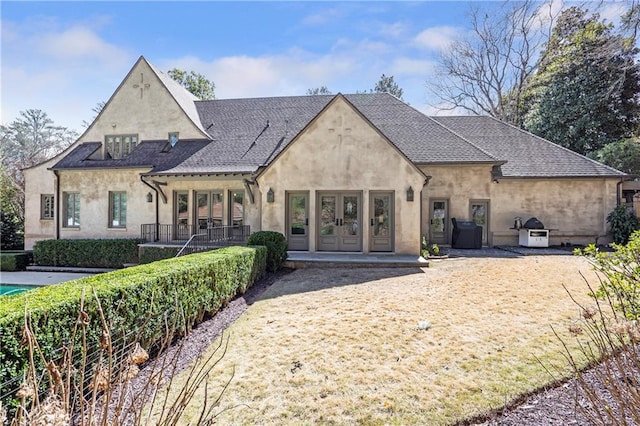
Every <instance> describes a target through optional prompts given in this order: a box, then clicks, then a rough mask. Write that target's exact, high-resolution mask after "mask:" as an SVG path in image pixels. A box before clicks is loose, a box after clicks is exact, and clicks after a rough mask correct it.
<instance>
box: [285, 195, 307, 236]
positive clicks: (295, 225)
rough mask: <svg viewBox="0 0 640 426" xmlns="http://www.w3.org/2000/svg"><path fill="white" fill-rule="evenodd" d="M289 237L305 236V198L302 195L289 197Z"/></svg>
mask: <svg viewBox="0 0 640 426" xmlns="http://www.w3.org/2000/svg"><path fill="white" fill-rule="evenodd" d="M289 217H290V224H289V232H290V233H291V235H307V196H306V195H304V194H293V195H291V204H290V216H289Z"/></svg>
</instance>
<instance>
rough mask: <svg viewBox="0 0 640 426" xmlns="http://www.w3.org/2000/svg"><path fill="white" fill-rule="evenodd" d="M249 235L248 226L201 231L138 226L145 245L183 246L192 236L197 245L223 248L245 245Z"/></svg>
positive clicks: (162, 225) (147, 224)
mask: <svg viewBox="0 0 640 426" xmlns="http://www.w3.org/2000/svg"><path fill="white" fill-rule="evenodd" d="M249 234H251V227H250V226H249V225H236V226H214V227H211V228H204V229H201V228H199V227H198V226H197V225H173V224H171V225H166V224H162V223H145V224H142V225H141V226H140V238H141V239H142V240H143V241H144V242H145V243H158V244H175V245H184V244H185V243H186V242H187V241H188V240H189V239H190V238H191V237H192V236H193V235H196V236H197V238H195V239H196V240H197V243H198V244H202V245H205V244H206V246H207V247H224V246H231V245H238V244H246V242H247V238H249Z"/></svg>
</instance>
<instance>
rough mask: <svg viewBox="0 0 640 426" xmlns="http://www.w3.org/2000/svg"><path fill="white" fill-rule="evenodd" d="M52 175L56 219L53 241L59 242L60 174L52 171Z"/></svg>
mask: <svg viewBox="0 0 640 426" xmlns="http://www.w3.org/2000/svg"><path fill="white" fill-rule="evenodd" d="M52 172H53V174H54V175H55V177H56V189H55V196H54V202H55V204H56V207H55V218H56V233H55V239H56V240H59V239H60V174H59V172H58V171H57V170H52Z"/></svg>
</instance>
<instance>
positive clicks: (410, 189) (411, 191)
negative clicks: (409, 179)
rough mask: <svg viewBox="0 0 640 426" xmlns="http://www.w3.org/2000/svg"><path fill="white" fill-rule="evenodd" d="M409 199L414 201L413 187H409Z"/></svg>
mask: <svg viewBox="0 0 640 426" xmlns="http://www.w3.org/2000/svg"><path fill="white" fill-rule="evenodd" d="M407 201H413V188H412V187H409V189H407Z"/></svg>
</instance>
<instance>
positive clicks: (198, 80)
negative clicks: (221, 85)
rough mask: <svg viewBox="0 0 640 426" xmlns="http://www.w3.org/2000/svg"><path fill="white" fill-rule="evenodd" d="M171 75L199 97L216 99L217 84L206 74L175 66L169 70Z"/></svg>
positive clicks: (205, 99) (206, 99)
mask: <svg viewBox="0 0 640 426" xmlns="http://www.w3.org/2000/svg"><path fill="white" fill-rule="evenodd" d="M168 74H169V77H171V78H172V79H174V80H175V81H177V82H178V83H180V85H181V86H182V87H184V88H185V89H187V90H188V91H189V92H191V93H193V94H194V95H195V96H196V97H197V98H198V99H201V100H203V101H208V100H211V99H215V98H216V95H215V90H216V85H215V84H214V83H213V81H210V80H208V79H207V78H206V77H205V76H204V75H202V74H200V73H197V72H195V71H190V72H189V73H187V72H186V71H183V70H180V69H178V68H174V69H172V70H170V71H169V72H168Z"/></svg>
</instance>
